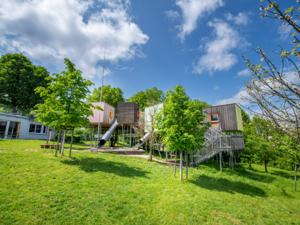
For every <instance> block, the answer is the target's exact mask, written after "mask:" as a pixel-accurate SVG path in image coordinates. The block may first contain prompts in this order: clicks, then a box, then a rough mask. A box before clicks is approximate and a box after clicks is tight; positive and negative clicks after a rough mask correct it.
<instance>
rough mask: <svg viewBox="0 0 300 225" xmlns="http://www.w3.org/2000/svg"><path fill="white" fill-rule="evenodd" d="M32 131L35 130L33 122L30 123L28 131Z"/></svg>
mask: <svg viewBox="0 0 300 225" xmlns="http://www.w3.org/2000/svg"><path fill="white" fill-rule="evenodd" d="M34 131H35V124H30V127H29V133H34Z"/></svg>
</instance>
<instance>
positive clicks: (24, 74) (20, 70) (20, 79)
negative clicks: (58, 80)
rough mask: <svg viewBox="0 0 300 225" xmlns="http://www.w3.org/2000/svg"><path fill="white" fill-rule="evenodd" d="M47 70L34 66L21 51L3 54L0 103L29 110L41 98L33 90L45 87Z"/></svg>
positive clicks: (0, 61)
mask: <svg viewBox="0 0 300 225" xmlns="http://www.w3.org/2000/svg"><path fill="white" fill-rule="evenodd" d="M48 77H49V72H48V71H47V70H46V68H44V67H42V66H35V65H33V64H32V62H31V61H30V60H29V59H28V58H27V57H26V56H24V55H23V54H22V53H15V54H10V53H8V54H5V55H2V56H1V58H0V103H2V104H5V105H9V106H12V107H15V108H16V109H17V110H21V111H26V112H29V111H30V110H31V109H33V108H34V106H35V105H36V104H38V103H42V102H43V100H42V98H41V97H40V95H39V94H37V93H35V92H34V90H35V89H36V88H37V87H45V88H46V87H47V81H46V78H48Z"/></svg>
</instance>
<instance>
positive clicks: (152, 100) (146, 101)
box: [127, 87, 166, 111]
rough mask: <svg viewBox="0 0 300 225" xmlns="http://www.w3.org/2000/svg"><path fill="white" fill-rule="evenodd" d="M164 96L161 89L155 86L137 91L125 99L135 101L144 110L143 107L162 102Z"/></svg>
mask: <svg viewBox="0 0 300 225" xmlns="http://www.w3.org/2000/svg"><path fill="white" fill-rule="evenodd" d="M165 98H166V96H165V93H164V92H163V91H162V90H158V89H157V87H153V88H152V89H146V90H145V91H139V92H138V93H136V94H134V95H132V96H131V97H130V98H129V99H128V100H127V101H128V102H135V103H136V104H137V105H138V106H139V107H140V110H141V111H144V109H145V107H147V106H150V105H153V104H156V103H160V102H163V101H164V100H165Z"/></svg>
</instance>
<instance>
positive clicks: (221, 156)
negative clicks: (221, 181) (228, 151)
mask: <svg viewBox="0 0 300 225" xmlns="http://www.w3.org/2000/svg"><path fill="white" fill-rule="evenodd" d="M219 155H220V157H219V158H220V171H221V173H222V152H220V153H219Z"/></svg>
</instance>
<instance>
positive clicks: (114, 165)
mask: <svg viewBox="0 0 300 225" xmlns="http://www.w3.org/2000/svg"><path fill="white" fill-rule="evenodd" d="M61 163H63V164H66V165H71V166H78V167H79V168H80V169H81V170H83V171H85V172H88V173H93V172H99V171H102V172H106V173H114V174H116V175H119V176H122V177H145V178H149V177H147V174H148V173H150V172H148V171H143V170H141V169H140V168H137V167H130V166H128V165H127V164H125V163H121V162H113V161H106V160H104V159H101V158H92V157H83V158H71V159H65V160H61Z"/></svg>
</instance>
